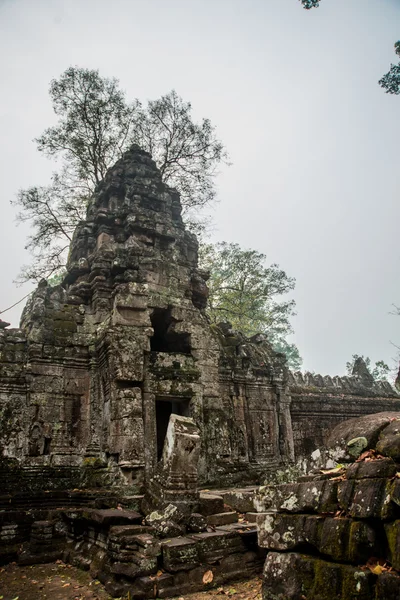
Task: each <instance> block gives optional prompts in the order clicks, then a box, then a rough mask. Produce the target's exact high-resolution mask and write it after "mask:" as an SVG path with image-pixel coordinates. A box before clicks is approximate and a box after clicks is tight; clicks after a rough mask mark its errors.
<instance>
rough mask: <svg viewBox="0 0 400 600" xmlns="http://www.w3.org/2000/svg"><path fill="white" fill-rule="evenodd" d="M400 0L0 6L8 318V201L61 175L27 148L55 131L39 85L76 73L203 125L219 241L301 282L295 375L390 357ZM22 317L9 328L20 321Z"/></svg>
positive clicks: (397, 295)
mask: <svg viewBox="0 0 400 600" xmlns="http://www.w3.org/2000/svg"><path fill="white" fill-rule="evenodd" d="M399 38H400V0H321V6H320V8H319V9H316V10H312V11H305V10H303V9H302V8H301V5H300V2H299V1H298V0H112V1H111V0H0V55H1V61H0V81H1V88H2V93H1V97H0V128H1V139H2V142H1V148H0V165H1V213H0V214H1V223H0V273H1V281H2V288H1V296H0V310H3V309H4V308H6V307H7V306H9V305H10V304H12V303H13V302H14V301H16V300H19V299H20V298H21V297H22V296H23V295H24V294H26V293H27V292H29V291H30V289H31V288H30V287H29V286H24V287H22V288H17V287H16V286H15V285H14V284H13V279H14V278H15V277H16V276H17V274H18V272H19V269H20V267H21V265H22V264H24V263H26V262H28V261H29V256H28V255H27V253H26V251H25V250H24V242H25V238H26V235H27V234H28V229H27V227H22V226H19V227H16V224H15V208H14V207H12V206H10V200H11V199H12V198H13V197H14V196H15V194H16V192H17V191H18V189H19V188H23V187H27V186H29V185H36V184H37V185H43V184H44V185H45V184H46V183H47V182H48V180H49V175H50V174H51V171H52V169H53V167H54V165H52V164H51V163H50V162H49V161H48V160H47V159H46V158H44V157H42V156H41V155H39V153H38V152H37V151H36V147H35V144H34V143H33V142H32V140H33V138H34V137H35V136H37V135H39V134H40V133H41V132H42V131H43V129H44V128H45V127H46V126H48V125H50V124H51V123H53V122H54V117H53V114H52V109H51V105H50V101H49V96H48V87H49V82H50V80H51V79H52V78H53V77H58V76H59V75H60V74H61V73H62V71H64V70H65V69H66V68H67V67H68V66H70V65H78V66H82V67H88V68H98V69H99V70H100V73H101V74H102V75H104V76H115V77H117V78H118V79H120V82H121V86H122V87H123V88H124V89H125V90H126V93H127V96H128V98H134V97H138V98H139V99H141V100H146V99H149V98H150V99H152V98H156V97H159V96H160V95H161V94H164V93H166V92H168V91H169V90H171V89H172V88H175V89H176V90H177V92H178V93H179V94H180V95H181V96H182V97H183V98H184V99H186V100H190V101H191V102H192V105H193V108H194V112H195V115H196V116H197V117H199V118H200V117H209V118H210V119H211V120H212V122H213V123H214V124H215V125H216V126H217V129H218V133H219V136H220V138H221V139H222V140H223V141H224V143H225V144H226V146H227V148H228V150H229V153H230V157H231V161H232V163H233V164H232V166H231V167H230V168H226V169H224V170H223V172H222V173H221V174H220V176H219V178H218V197H219V204H218V205H217V206H216V208H215V210H214V220H215V231H214V234H213V235H214V239H215V240H226V241H229V242H238V243H239V244H240V245H242V246H244V247H250V248H255V249H257V250H259V251H261V252H263V253H265V254H267V256H268V260H269V261H270V262H277V263H279V265H280V266H281V267H282V268H283V269H285V270H286V272H287V273H288V274H289V275H291V276H293V277H295V278H296V280H297V286H296V290H295V292H294V298H295V299H296V301H297V312H298V315H297V317H296V318H295V319H294V321H293V324H294V327H295V331H296V333H295V336H294V341H295V342H296V343H297V344H298V346H299V348H300V351H301V353H302V355H303V357H304V368H305V369H309V370H315V371H317V372H321V373H323V374H325V373H330V374H331V375H335V374H341V373H343V372H344V368H345V362H346V360H347V359H349V358H350V356H351V354H353V353H358V354H366V355H369V356H370V357H371V358H372V359H373V360H378V359H381V358H383V359H385V360H387V361H390V359H391V357H392V356H394V355H395V350H394V348H393V346H391V343H390V342H391V341H392V342H394V343H396V342H397V343H398V344H399V345H400V317H394V316H391V315H389V312H390V310H391V304H392V303H396V302H397V303H398V304H400V289H399V279H400V278H399V264H400V260H399V258H400V242H399V236H398V230H399V223H400V170H399V167H398V165H399V157H400V119H399V116H400V97H398V96H390V95H387V94H385V93H384V91H383V90H382V89H381V88H380V87H379V86H378V85H377V81H378V79H379V78H380V77H381V76H382V75H383V74H384V73H385V72H387V71H388V69H389V66H390V63H391V62H397V61H396V56H395V54H394V51H393V44H394V42H395V41H396V40H397V39H399ZM22 306H23V305H21V306H20V307H18V308H17V309H14V310H13V311H10V312H8V313H6V314H4V315H2V318H3V319H7V320H10V319H11V321H12V324H13V325H17V324H18V319H19V314H20V309H21V307H22Z"/></svg>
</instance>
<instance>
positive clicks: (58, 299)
mask: <svg viewBox="0 0 400 600" xmlns="http://www.w3.org/2000/svg"><path fill="white" fill-rule="evenodd" d="M197 248H198V244H197V240H196V238H195V236H193V235H192V234H190V233H189V232H187V231H186V230H185V227H184V225H183V222H182V218H181V205H180V200H179V196H178V194H177V193H176V192H175V191H174V190H172V189H170V188H168V187H167V186H166V185H164V184H163V183H162V181H161V175H160V173H159V171H158V170H157V168H156V166H155V163H154V162H153V161H152V159H151V158H150V156H149V155H148V154H146V153H145V152H142V151H141V150H140V149H139V148H138V147H132V148H131V149H130V150H129V151H128V152H126V153H125V154H124V156H123V157H122V158H121V159H120V160H119V161H118V162H117V163H116V164H115V166H114V167H113V168H112V169H110V171H109V172H108V174H107V175H106V177H105V179H104V181H103V182H102V183H101V184H100V185H99V186H98V189H97V191H96V193H95V194H94V196H93V198H92V199H91V200H90V202H89V206H88V210H87V218H86V220H85V221H84V222H82V223H80V225H79V226H78V227H77V229H76V231H75V234H74V237H73V241H72V244H71V249H70V254H69V260H68V266H67V275H66V277H65V279H64V281H63V283H62V285H59V286H56V287H50V286H48V285H47V284H46V282H42V283H41V284H40V285H39V287H38V288H37V290H36V291H35V292H34V294H33V296H32V297H31V299H30V300H29V302H28V304H27V306H26V308H25V310H24V312H23V315H22V319H21V329H7V328H6V327H5V326H3V327H1V328H0V351H1V357H0V455H1V457H2V459H1V469H2V471H1V473H2V475H3V479H7V477H8V480H9V481H11V480H10V479H9V475H10V472H11V471H12V470H13V471H14V472H15V470H16V469H17V470H18V471H19V473H20V477H19V480H20V481H21V482H23V481H25V480H26V488H27V489H29V487H30V486H32V479H33V475H32V473H35V474H36V477H37V478H38V481H37V482H36V483H37V485H39V481H42V483H43V487H44V489H47V488H49V487H50V488H51V487H57V485H58V484H57V481H59V482H60V485H61V482H62V486H64V487H69V486H73V487H78V486H92V487H93V486H94V485H100V486H101V485H109V484H110V483H111V484H114V485H128V486H131V487H133V488H135V489H137V490H140V489H143V486H144V483H145V481H146V480H147V481H148V480H149V478H151V476H152V474H153V473H154V472H155V469H156V466H157V464H158V461H159V459H160V458H161V451H162V448H163V443H164V438H165V434H166V429H167V425H168V421H169V416H170V414H171V413H175V414H178V415H181V416H183V417H192V418H193V419H194V421H195V423H196V426H197V427H198V428H199V431H200V437H201V455H200V461H199V465H200V467H199V475H200V480H201V481H203V482H207V483H215V484H218V485H220V484H221V483H235V482H239V481H240V482H242V481H246V480H247V481H255V480H256V479H257V477H258V475H259V473H260V472H265V470H266V469H268V468H274V466H276V465H277V464H279V463H280V462H281V461H282V460H284V459H290V458H293V448H292V443H291V439H292V434H291V425H290V412H289V405H290V398H289V397H288V395H287V393H286V377H287V371H286V369H285V366H284V359H283V357H282V356H279V355H276V354H275V353H274V352H273V351H272V349H271V347H270V345H269V344H268V343H267V342H266V341H265V340H264V339H262V338H261V337H257V338H255V339H253V340H251V341H250V340H246V339H245V338H244V337H243V336H241V335H240V334H237V333H235V332H233V331H231V330H230V328H229V326H221V327H215V328H212V327H210V325H209V323H208V321H207V318H206V316H205V313H204V307H205V305H206V301H207V287H206V283H205V280H204V277H203V274H202V273H201V272H200V271H199V270H198V268H197ZM54 469H57V472H62V471H63V470H64V473H66V474H67V473H68V475H66V476H65V477H64V478H63V477H60V478H58V479H57V481H56V480H53V479H52V477H51V476H50V475H49V474H50V473H53V472H54ZM23 485H25V484H23Z"/></svg>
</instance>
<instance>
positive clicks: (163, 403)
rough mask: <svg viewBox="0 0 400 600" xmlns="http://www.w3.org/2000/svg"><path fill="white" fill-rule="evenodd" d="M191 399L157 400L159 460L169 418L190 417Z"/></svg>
mask: <svg viewBox="0 0 400 600" xmlns="http://www.w3.org/2000/svg"><path fill="white" fill-rule="evenodd" d="M189 404H190V398H156V427H157V460H160V459H161V456H162V451H163V448H164V440H165V436H166V435H167V429H168V423H169V417H170V416H171V415H172V414H174V415H180V416H181V417H190V407H189Z"/></svg>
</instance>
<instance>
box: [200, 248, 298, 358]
mask: <svg viewBox="0 0 400 600" xmlns="http://www.w3.org/2000/svg"><path fill="white" fill-rule="evenodd" d="M200 264H201V266H202V268H203V269H205V270H207V271H209V272H210V278H209V280H208V287H209V300H208V308H207V313H208V316H209V318H210V320H211V322H212V323H219V322H221V321H229V322H230V323H231V324H232V326H233V328H234V329H237V330H238V331H241V332H242V333H244V334H245V335H247V336H252V335H254V334H256V333H265V334H267V336H268V339H269V341H270V342H271V343H272V345H273V346H274V347H275V348H276V350H277V351H279V352H283V353H284V354H286V356H287V358H288V360H289V366H291V367H292V368H295V369H298V368H300V366H301V362H302V361H301V358H300V355H299V352H298V350H297V348H296V346H295V345H294V344H290V343H289V342H287V340H286V337H287V336H288V335H289V334H290V333H292V331H293V330H292V326H291V324H290V317H292V316H293V315H294V314H295V301H294V300H292V299H286V298H284V296H285V295H286V294H287V293H289V292H291V291H292V290H293V289H294V287H295V279H294V278H292V277H288V275H287V274H286V273H285V271H283V270H282V269H280V268H279V266H278V265H277V264H272V265H269V266H266V256H265V255H264V254H261V253H259V252H257V251H256V250H244V249H242V248H241V247H240V246H239V245H238V244H228V243H226V242H222V243H220V244H216V245H211V244H204V245H202V246H201V251H200Z"/></svg>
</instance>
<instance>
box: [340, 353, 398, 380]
mask: <svg viewBox="0 0 400 600" xmlns="http://www.w3.org/2000/svg"><path fill="white" fill-rule="evenodd" d="M357 358H362V359H363V361H364V362H365V365H366V367H367V369H368V371H369V372H370V373H371V375H372V377H373V378H374V380H375V381H387V378H388V374H389V372H390V368H389V366H388V365H387V364H386V363H385V362H384V361H383V360H378V361H377V362H376V363H375V365H374V367H372V365H371V359H370V358H369V357H368V356H365V357H364V356H363V355H358V354H353V355H352V357H351V360H350V361H349V362H347V363H346V372H347V375H352V373H353V367H354V363H355V362H356V360H357Z"/></svg>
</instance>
